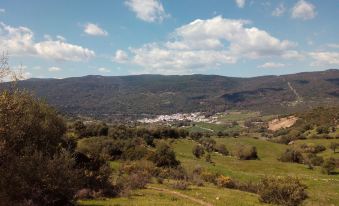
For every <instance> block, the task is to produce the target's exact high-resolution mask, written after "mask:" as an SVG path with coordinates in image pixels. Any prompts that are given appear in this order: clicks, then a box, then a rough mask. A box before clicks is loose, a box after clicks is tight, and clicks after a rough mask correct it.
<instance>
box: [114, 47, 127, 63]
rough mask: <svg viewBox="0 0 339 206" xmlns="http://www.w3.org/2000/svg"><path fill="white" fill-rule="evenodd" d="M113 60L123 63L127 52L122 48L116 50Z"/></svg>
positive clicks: (125, 60)
mask: <svg viewBox="0 0 339 206" xmlns="http://www.w3.org/2000/svg"><path fill="white" fill-rule="evenodd" d="M113 61H114V62H117V63H125V62H127V61H128V54H127V53H126V52H125V51H123V50H120V49H119V50H117V51H116V52H115V55H114V57H113Z"/></svg>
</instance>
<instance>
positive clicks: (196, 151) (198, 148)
mask: <svg viewBox="0 0 339 206" xmlns="http://www.w3.org/2000/svg"><path fill="white" fill-rule="evenodd" d="M192 153H193V155H194V156H195V157H196V158H200V157H202V156H203V155H204V154H205V150H204V148H203V147H202V146H201V145H195V146H194V147H193V149H192Z"/></svg>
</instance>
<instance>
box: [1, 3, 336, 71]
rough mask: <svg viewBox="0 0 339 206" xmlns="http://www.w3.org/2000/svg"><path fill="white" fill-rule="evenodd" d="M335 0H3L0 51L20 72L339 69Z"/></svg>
mask: <svg viewBox="0 0 339 206" xmlns="http://www.w3.org/2000/svg"><path fill="white" fill-rule="evenodd" d="M338 18H339V0H324V1H320V0H100V1H98V0H96V1H95V0H86V1H84V0H58V1H55V0H54V1H53V0H30V1H27V0H26V1H24V0H1V1H0V52H4V53H6V54H8V56H9V61H10V66H11V68H12V69H13V70H22V71H23V74H24V77H25V78H33V77H34V78H66V77H74V76H85V75H105V76H121V75H135V74H166V75H172V74H179V75H183V74H217V75H224V76H237V77H252V76H261V75H281V74H290V73H297V72H309V71H320V70H326V69H331V68H339V35H338V34H339V23H338Z"/></svg>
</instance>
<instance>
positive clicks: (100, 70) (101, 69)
mask: <svg viewBox="0 0 339 206" xmlns="http://www.w3.org/2000/svg"><path fill="white" fill-rule="evenodd" d="M98 72H101V73H110V72H111V70H110V69H107V68H105V67H100V68H98Z"/></svg>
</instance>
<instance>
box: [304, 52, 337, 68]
mask: <svg viewBox="0 0 339 206" xmlns="http://www.w3.org/2000/svg"><path fill="white" fill-rule="evenodd" d="M309 55H310V56H311V58H313V59H314V61H313V62H312V63H311V66H315V67H325V66H334V65H335V66H339V52H325V51H322V52H310V53H309Z"/></svg>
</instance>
